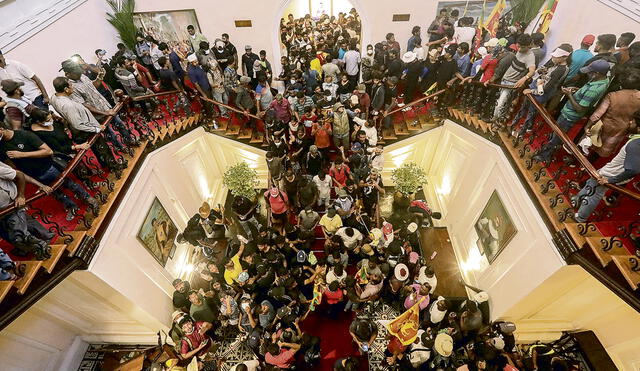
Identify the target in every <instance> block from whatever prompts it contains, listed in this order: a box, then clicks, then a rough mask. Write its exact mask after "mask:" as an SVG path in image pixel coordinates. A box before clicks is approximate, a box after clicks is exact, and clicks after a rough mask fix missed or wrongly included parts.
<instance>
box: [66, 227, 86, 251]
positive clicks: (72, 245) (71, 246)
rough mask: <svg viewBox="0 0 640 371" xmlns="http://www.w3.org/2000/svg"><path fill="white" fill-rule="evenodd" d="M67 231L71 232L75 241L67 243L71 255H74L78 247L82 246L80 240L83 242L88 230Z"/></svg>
mask: <svg viewBox="0 0 640 371" xmlns="http://www.w3.org/2000/svg"><path fill="white" fill-rule="evenodd" d="M66 233H67V234H70V235H71V236H72V237H73V241H71V242H70V243H68V244H67V251H69V256H72V255H73V254H74V253H75V252H76V250H77V249H78V246H80V242H82V239H83V238H84V236H85V234H86V232H84V231H71V232H66Z"/></svg>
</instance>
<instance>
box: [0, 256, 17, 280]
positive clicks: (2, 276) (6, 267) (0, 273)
mask: <svg viewBox="0 0 640 371" xmlns="http://www.w3.org/2000/svg"><path fill="white" fill-rule="evenodd" d="M14 267H15V264H14V263H13V260H11V258H10V257H9V255H7V254H6V253H5V252H4V251H2V250H0V281H6V280H8V279H9V278H11V273H9V272H8V271H10V270H12V269H13V268H14Z"/></svg>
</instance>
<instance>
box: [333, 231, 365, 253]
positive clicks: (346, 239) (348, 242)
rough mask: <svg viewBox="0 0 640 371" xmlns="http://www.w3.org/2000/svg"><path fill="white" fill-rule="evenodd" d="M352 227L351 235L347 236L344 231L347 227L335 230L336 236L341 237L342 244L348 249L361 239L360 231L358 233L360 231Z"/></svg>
mask: <svg viewBox="0 0 640 371" xmlns="http://www.w3.org/2000/svg"><path fill="white" fill-rule="evenodd" d="M352 229H353V237H349V236H347V234H346V233H345V232H346V231H347V227H342V228H340V229H338V231H337V232H336V234H337V235H338V236H340V237H342V242H344V245H345V246H346V248H347V249H349V250H351V249H353V248H354V247H355V246H356V244H357V243H358V242H359V241H362V233H360V231H359V230H357V229H354V228H352Z"/></svg>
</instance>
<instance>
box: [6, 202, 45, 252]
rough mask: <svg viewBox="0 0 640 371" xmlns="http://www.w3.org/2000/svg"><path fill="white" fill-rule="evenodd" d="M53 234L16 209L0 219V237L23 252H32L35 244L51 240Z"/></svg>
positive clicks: (21, 210)
mask: <svg viewBox="0 0 640 371" xmlns="http://www.w3.org/2000/svg"><path fill="white" fill-rule="evenodd" d="M53 236H54V234H53V233H52V232H49V231H48V230H47V229H46V228H45V227H43V226H42V224H40V222H38V221H37V220H35V219H34V218H33V217H32V216H30V215H29V214H27V213H26V212H25V211H24V208H22V209H18V210H16V211H14V212H12V213H9V215H5V216H4V217H2V218H0V237H2V238H4V239H5V240H7V241H9V243H10V244H12V245H14V246H15V247H16V248H19V249H21V250H23V251H27V252H29V251H32V250H33V249H34V248H35V247H36V246H35V245H34V244H35V243H38V242H42V243H43V244H46V241H49V240H50V239H52V238H53Z"/></svg>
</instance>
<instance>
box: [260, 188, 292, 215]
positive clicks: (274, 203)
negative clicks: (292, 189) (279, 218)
mask: <svg viewBox="0 0 640 371" xmlns="http://www.w3.org/2000/svg"><path fill="white" fill-rule="evenodd" d="M264 197H266V198H267V201H269V205H270V206H271V212H272V213H274V214H284V213H286V212H287V210H288V207H287V202H288V201H289V198H288V197H287V194H286V193H284V192H282V191H280V192H278V195H277V196H276V197H273V196H271V191H266V192H265V193H264Z"/></svg>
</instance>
